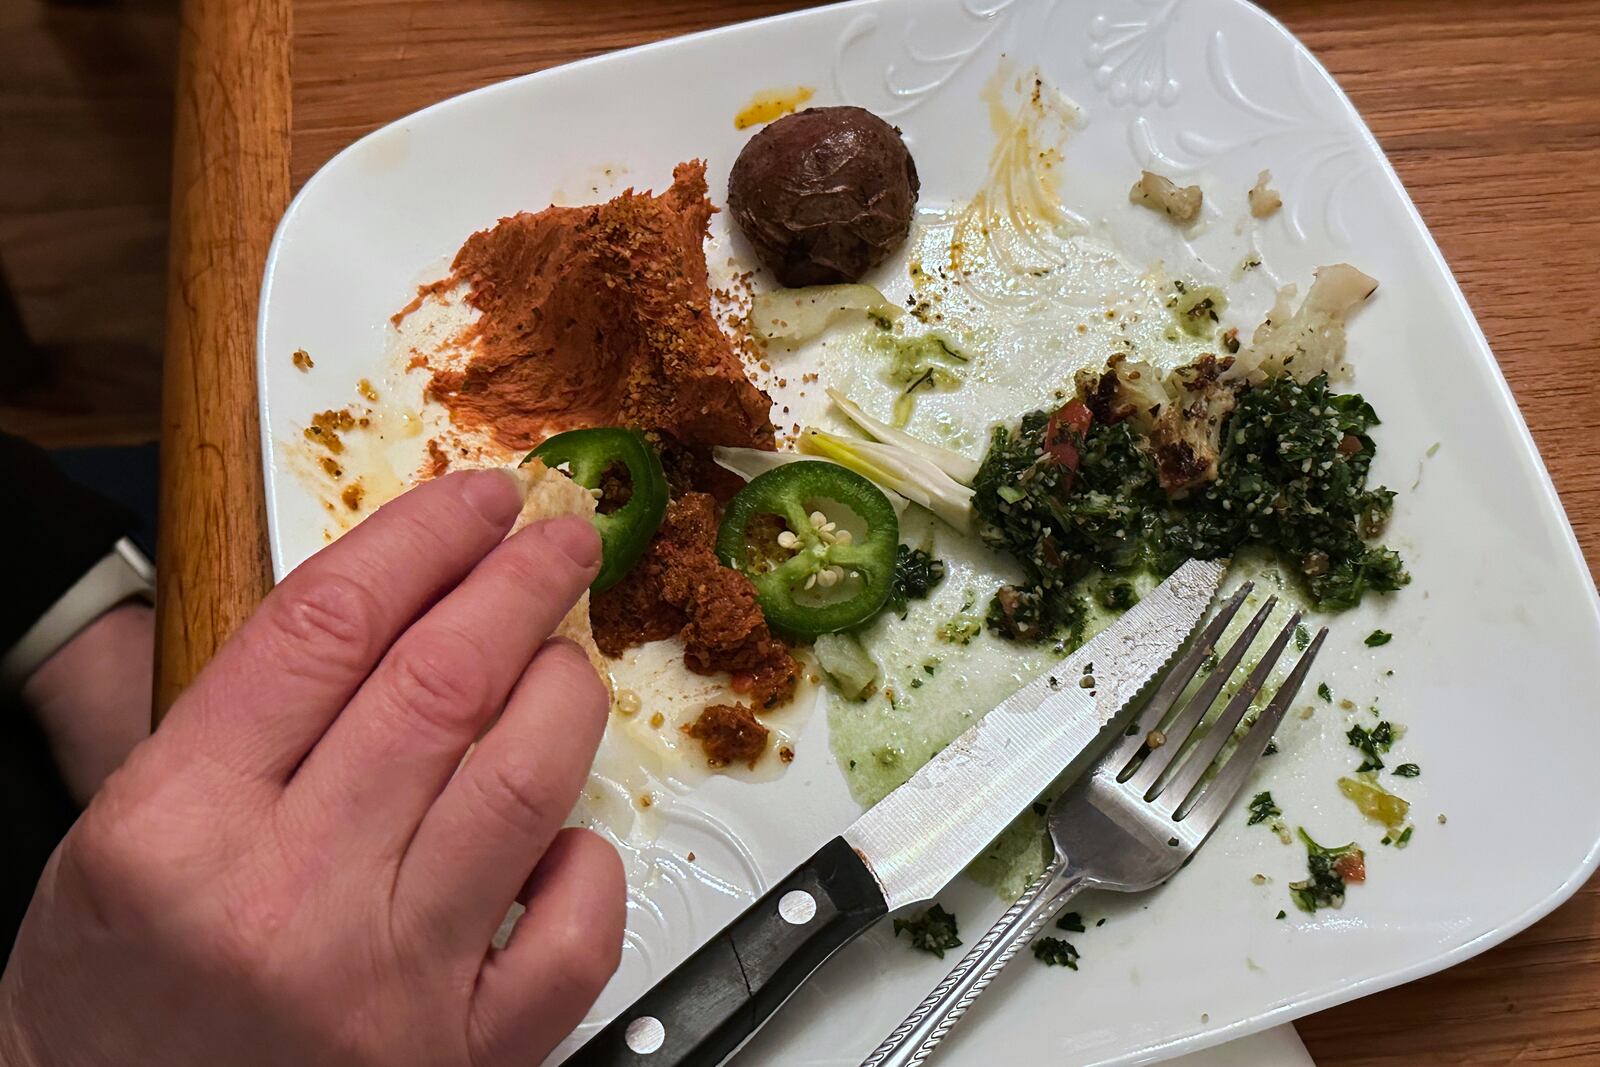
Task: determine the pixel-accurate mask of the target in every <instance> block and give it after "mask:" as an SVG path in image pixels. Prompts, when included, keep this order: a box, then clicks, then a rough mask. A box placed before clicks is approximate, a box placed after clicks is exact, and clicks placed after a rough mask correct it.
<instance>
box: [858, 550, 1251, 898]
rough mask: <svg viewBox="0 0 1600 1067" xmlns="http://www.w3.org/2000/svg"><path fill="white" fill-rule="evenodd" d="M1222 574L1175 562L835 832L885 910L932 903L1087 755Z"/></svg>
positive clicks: (1195, 620)
mask: <svg viewBox="0 0 1600 1067" xmlns="http://www.w3.org/2000/svg"><path fill="white" fill-rule="evenodd" d="M1225 567H1226V564H1224V563H1219V562H1200V561H1191V562H1189V563H1186V564H1184V565H1183V566H1182V567H1181V568H1179V569H1178V570H1177V571H1176V572H1175V573H1173V575H1172V576H1171V577H1169V578H1168V579H1167V580H1166V581H1165V582H1163V583H1161V585H1160V586H1158V587H1157V588H1156V589H1155V590H1154V591H1152V592H1151V593H1150V595H1148V596H1146V597H1145V598H1144V599H1142V600H1140V601H1139V603H1137V604H1135V605H1134V606H1133V607H1132V608H1131V609H1129V610H1128V611H1127V612H1126V613H1125V614H1124V615H1123V616H1122V617H1121V618H1119V619H1118V620H1117V621H1116V622H1115V623H1113V624H1112V625H1111V626H1109V627H1107V628H1106V629H1104V630H1102V631H1101V632H1100V633H1098V634H1096V635H1095V636H1094V638H1092V639H1091V640H1089V641H1087V642H1085V643H1084V645H1083V647H1081V648H1079V649H1078V650H1077V651H1076V652H1074V653H1073V654H1072V655H1070V656H1068V657H1067V658H1066V659H1065V660H1063V661H1062V662H1061V663H1060V665H1059V666H1057V667H1054V668H1052V669H1051V671H1050V672H1049V673H1048V674H1047V675H1046V676H1044V677H1041V678H1037V679H1035V680H1034V681H1033V682H1030V683H1029V684H1028V685H1025V686H1023V687H1022V688H1021V689H1019V690H1018V691H1017V692H1015V693H1013V694H1012V695H1011V696H1009V697H1007V698H1006V699H1005V700H1003V701H1001V702H1000V703H999V704H997V705H996V706H995V707H994V709H993V710H992V711H990V712H989V713H988V714H987V715H985V716H984V717H983V718H982V719H980V720H979V721H978V722H977V723H975V724H974V725H973V726H971V727H970V728H969V729H968V730H967V731H966V732H965V733H963V734H962V735H961V736H960V737H958V738H956V739H955V740H954V741H952V742H951V743H950V744H949V745H948V746H947V747H946V748H945V749H944V750H943V751H941V752H940V753H939V754H938V755H937V756H935V757H934V758H933V759H931V760H929V761H928V762H927V763H926V764H924V765H923V767H922V769H921V770H919V771H918V772H917V773H916V774H914V775H912V776H911V778H910V780H909V781H907V782H906V783H905V784H904V785H902V786H900V787H899V788H898V789H896V790H895V791H894V792H892V793H890V794H889V795H888V796H886V797H884V798H883V799H882V800H881V801H879V802H878V803H877V804H876V805H874V806H873V807H872V808H871V809H870V810H869V811H867V813H866V814H864V815H862V816H861V818H859V819H857V820H856V821H855V823H854V824H852V825H851V827H850V828H849V829H848V830H846V831H845V832H844V834H843V835H842V836H843V837H844V839H845V840H846V841H848V842H849V843H850V845H851V846H852V847H853V848H854V849H855V850H856V852H857V853H858V854H859V855H860V856H861V858H862V860H863V861H865V863H866V864H867V866H868V867H869V868H870V869H871V870H872V873H873V876H874V877H876V878H877V880H878V884H879V886H881V887H882V889H883V897H884V900H885V902H887V903H888V905H889V908H890V910H891V911H892V910H894V909H895V908H899V907H903V906H904V905H906V904H914V903H916V902H918V901H922V900H928V899H931V898H932V897H933V895H934V894H935V893H937V892H938V891H939V890H940V889H942V888H944V886H945V885H947V884H948V883H949V882H950V880H951V879H953V878H954V877H955V876H956V875H957V874H959V873H961V871H962V870H964V869H965V868H966V866H967V864H969V863H971V862H972V861H973V860H974V859H976V858H977V857H978V854H979V853H981V852H982V851H983V850H984V849H985V848H987V847H988V846H989V843H990V842H991V841H993V840H994V839H995V838H996V837H998V836H999V834H1000V831H1002V830H1004V829H1005V828H1006V826H1007V825H1008V824H1009V823H1010V822H1011V820H1012V819H1014V818H1016V816H1017V814H1018V813H1019V812H1021V811H1022V809H1023V808H1025V807H1027V806H1028V805H1029V804H1030V803H1032V802H1033V800H1034V799H1035V798H1036V797H1038V796H1039V794H1040V793H1042V792H1043V791H1044V790H1045V789H1046V788H1048V787H1049V785H1050V783H1051V782H1053V781H1055V780H1056V778H1057V777H1059V776H1060V775H1061V773H1062V771H1064V770H1065V769H1066V768H1067V767H1068V765H1070V764H1071V763H1072V761H1073V760H1074V759H1076V758H1077V757H1079V756H1080V755H1082V754H1083V753H1084V752H1086V751H1088V750H1089V749H1090V748H1092V747H1093V746H1094V743H1095V740H1096V739H1097V738H1098V737H1099V736H1100V733H1101V731H1102V729H1104V727H1105V725H1106V724H1107V723H1109V722H1110V721H1111V720H1112V719H1114V718H1116V716H1117V713H1118V712H1120V711H1121V710H1122V709H1123V708H1124V707H1126V706H1127V705H1128V703H1129V702H1131V701H1132V700H1133V699H1134V697H1136V696H1138V695H1139V693H1140V691H1141V690H1143V689H1144V687H1145V686H1146V685H1148V684H1149V682H1150V681H1151V679H1153V678H1154V677H1155V676H1156V675H1157V674H1158V673H1160V671H1161V669H1162V668H1163V667H1165V666H1166V665H1167V663H1168V662H1170V661H1171V659H1172V657H1173V656H1174V655H1175V654H1176V653H1177V651H1178V648H1179V646H1181V645H1182V644H1183V642H1184V641H1185V639H1187V638H1188V636H1189V635H1190V634H1191V633H1193V632H1194V629H1195V627H1196V626H1197V625H1199V622H1200V619H1201V618H1202V617H1203V616H1204V615H1205V613H1206V608H1207V607H1208V606H1209V605H1210V603H1211V601H1212V598H1213V597H1214V596H1215V595H1216V591H1217V586H1218V584H1219V583H1220V582H1221V581H1222V574H1223V571H1224V569H1225ZM1052 679H1053V680H1054V684H1052ZM1089 680H1092V684H1091V685H1089V686H1088V687H1087V688H1085V687H1084V685H1083V684H1082V683H1084V682H1086V681H1089Z"/></svg>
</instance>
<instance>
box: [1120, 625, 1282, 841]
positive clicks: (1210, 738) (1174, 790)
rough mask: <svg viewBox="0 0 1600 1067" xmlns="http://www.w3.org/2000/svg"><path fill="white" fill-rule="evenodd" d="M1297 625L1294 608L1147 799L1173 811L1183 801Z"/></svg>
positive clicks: (1263, 682)
mask: <svg viewBox="0 0 1600 1067" xmlns="http://www.w3.org/2000/svg"><path fill="white" fill-rule="evenodd" d="M1298 625H1300V613H1299V612H1298V611H1297V612H1295V613H1294V614H1293V615H1291V616H1289V621H1288V623H1287V624H1286V625H1285V626H1284V628H1283V629H1282V630H1280V631H1279V632H1278V636H1277V637H1275V638H1273V640H1272V645H1271V646H1270V647H1269V648H1268V649H1267V652H1266V655H1264V656H1262V657H1261V662H1259V663H1257V664H1256V668H1255V670H1253V671H1251V672H1250V676H1249V677H1248V678H1246V679H1245V680H1244V684H1243V685H1241V686H1240V687H1239V691H1238V692H1237V693H1235V694H1234V695H1233V699H1232V700H1230V701H1228V704H1227V707H1225V708H1223V710H1222V714H1221V715H1219V716H1217V720H1216V721H1215V722H1214V723H1212V724H1211V729H1210V730H1208V731H1207V732H1206V735H1205V736H1204V737H1202V738H1201V739H1200V740H1199V741H1198V742H1196V744H1195V746H1194V750H1193V751H1191V752H1188V753H1185V754H1184V757H1183V763H1182V764H1181V765H1180V766H1179V767H1178V769H1177V772H1176V773H1175V774H1173V776H1172V777H1171V778H1170V779H1168V780H1167V781H1166V782H1165V783H1162V782H1157V783H1156V784H1155V785H1154V786H1152V787H1151V789H1150V791H1149V792H1148V793H1146V794H1145V799H1146V800H1151V801H1154V800H1157V799H1158V798H1165V799H1163V800H1161V802H1160V807H1161V808H1162V809H1163V810H1165V811H1167V812H1172V811H1175V810H1176V809H1177V808H1178V807H1179V806H1180V805H1181V804H1182V803H1183V801H1184V800H1185V799H1186V798H1187V797H1188V796H1189V794H1190V793H1191V792H1193V791H1194V787H1195V786H1196V785H1197V784H1198V783H1199V781H1200V779H1201V777H1202V776H1204V774H1205V773H1206V771H1207V770H1208V769H1209V768H1210V767H1211V761H1212V760H1214V759H1216V758H1217V753H1219V752H1221V751H1222V746H1223V745H1225V744H1227V743H1228V738H1230V737H1232V736H1233V731H1234V730H1236V729H1237V728H1238V726H1239V722H1240V721H1241V720H1242V719H1243V718H1244V715H1245V712H1247V711H1249V710H1250V705H1251V704H1252V703H1253V702H1254V701H1255V698H1256V694H1257V693H1260V692H1261V687H1262V686H1264V685H1266V684H1267V677H1268V676H1269V675H1271V674H1272V668H1273V667H1274V666H1275V665H1276V664H1277V662H1278V657H1279V656H1281V655H1283V650H1284V647H1285V646H1286V645H1288V643H1289V638H1290V637H1292V636H1293V635H1294V628H1295V627H1296V626H1298ZM1245 640H1246V637H1244V636H1241V637H1240V638H1239V641H1238V642H1236V643H1235V644H1234V648H1235V649H1237V648H1238V647H1239V645H1240V644H1242V643H1243V642H1244V641H1245ZM1187 742H1188V737H1187V736H1179V737H1174V738H1173V739H1172V740H1171V741H1169V742H1168V743H1169V744H1177V745H1180V746H1181V745H1184V744H1186V743H1187Z"/></svg>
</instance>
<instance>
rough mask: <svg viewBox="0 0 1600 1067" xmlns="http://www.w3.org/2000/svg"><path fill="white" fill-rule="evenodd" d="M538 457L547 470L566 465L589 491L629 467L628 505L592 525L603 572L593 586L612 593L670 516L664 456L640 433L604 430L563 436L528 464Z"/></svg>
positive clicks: (599, 516) (533, 454)
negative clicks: (618, 467) (616, 467)
mask: <svg viewBox="0 0 1600 1067" xmlns="http://www.w3.org/2000/svg"><path fill="white" fill-rule="evenodd" d="M530 459H538V460H539V461H540V462H542V463H544V465H545V466H547V467H560V466H563V465H564V466H565V467H566V468H567V473H568V474H569V475H570V476H571V478H572V480H573V481H575V482H577V483H578V484H579V485H581V486H583V487H584V488H585V489H598V488H600V484H601V481H602V479H603V478H604V477H605V474H606V471H608V470H609V469H610V468H611V467H612V465H613V464H617V463H620V464H622V465H623V466H624V467H626V468H627V469H628V479H629V481H630V482H631V483H632V492H631V495H630V496H629V497H628V502H627V503H626V504H624V505H623V506H622V507H620V508H618V509H617V510H616V511H613V512H611V513H609V514H605V515H602V514H600V513H599V512H596V513H595V515H594V517H593V519H592V521H593V523H594V528H595V529H596V530H597V531H598V532H599V534H600V545H601V553H602V555H601V562H600V573H599V574H598V575H596V576H595V579H594V582H593V583H591V584H590V586H589V588H590V589H591V590H593V591H594V592H596V593H598V592H600V591H601V590H602V589H609V588H610V587H611V586H613V585H616V584H617V582H619V581H621V580H622V576H623V575H625V574H627V573H628V571H630V570H631V569H633V565H634V564H635V563H637V562H639V557H640V556H642V555H644V550H645V549H646V548H647V547H649V545H650V538H651V537H653V536H655V532H656V528H657V527H658V526H660V525H661V519H662V517H663V516H665V515H666V513H667V477H666V475H665V474H664V473H663V472H662V470H661V457H660V456H658V455H656V450H655V449H654V448H653V447H651V445H650V442H649V441H647V440H645V436H644V434H642V433H640V432H639V431H637V430H624V429H620V428H617V427H602V428H599V429H593V430H569V431H567V432H566V433H558V434H556V435H555V436H554V437H552V438H550V439H549V440H547V441H545V442H544V444H542V445H540V446H539V447H538V448H536V449H534V450H533V451H532V452H529V453H528V455H527V456H526V457H524V459H523V461H522V462H524V463H526V462H528V460H530Z"/></svg>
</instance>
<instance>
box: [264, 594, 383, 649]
mask: <svg viewBox="0 0 1600 1067" xmlns="http://www.w3.org/2000/svg"><path fill="white" fill-rule="evenodd" d="M382 618H383V613H382V611H381V610H380V608H379V605H378V601H377V598H376V597H375V596H374V594H373V593H372V591H371V589H369V588H368V587H367V586H365V585H363V584H362V583H361V582H358V581H356V580H355V579H354V578H350V577H347V576H345V575H341V574H329V575H319V576H318V577H317V578H315V579H314V580H312V581H308V582H306V583H305V584H304V585H303V586H301V587H298V588H294V589H292V590H285V591H284V595H283V596H282V597H276V598H274V599H273V601H272V615H271V621H272V624H273V628H274V630H275V631H276V633H277V634H278V635H279V639H280V640H281V641H282V642H283V643H285V644H287V645H289V646H290V651H291V653H293V654H295V655H296V656H297V657H303V658H304V661H305V662H312V663H315V662H322V663H329V664H332V665H335V666H349V665H357V666H363V667H364V666H368V665H369V663H370V657H372V656H373V654H374V652H375V649H374V647H373V646H374V642H375V641H376V640H377V635H378V634H379V633H380V632H381V630H382V628H383V627H382ZM292 662H300V659H299V658H297V659H296V660H294V661H292Z"/></svg>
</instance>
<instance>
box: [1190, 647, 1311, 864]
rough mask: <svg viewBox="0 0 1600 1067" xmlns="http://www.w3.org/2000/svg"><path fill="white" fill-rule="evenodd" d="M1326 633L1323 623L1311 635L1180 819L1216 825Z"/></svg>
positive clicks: (1205, 826)
mask: <svg viewBox="0 0 1600 1067" xmlns="http://www.w3.org/2000/svg"><path fill="white" fill-rule="evenodd" d="M1327 636H1328V628H1327V627H1326V626H1324V627H1323V628H1322V629H1321V630H1319V631H1317V636H1316V637H1314V638H1312V640H1311V644H1310V645H1308V646H1307V647H1306V650H1305V652H1304V653H1302V654H1301V656H1300V662H1298V663H1296V664H1295V665H1294V669H1293V670H1292V671H1290V672H1289V677H1287V678H1285V679H1284V680H1283V685H1281V686H1279V687H1278V691H1277V692H1276V693H1274V694H1273V697H1272V702H1271V703H1270V704H1268V705H1267V706H1266V708H1265V709H1264V710H1263V711H1262V712H1261V714H1260V716H1258V717H1257V718H1256V721H1255V724H1254V725H1252V726H1251V727H1250V730H1249V732H1247V733H1246V734H1245V735H1244V740H1243V741H1241V742H1239V747H1238V748H1236V749H1234V751H1233V754H1232V755H1230V756H1229V757H1228V759H1227V761H1226V762H1224V763H1223V765H1222V768H1221V770H1219V771H1218V772H1217V776H1216V777H1215V778H1213V779H1211V782H1210V784H1208V785H1207V786H1206V788H1205V792H1204V793H1202V794H1201V795H1200V796H1199V797H1197V798H1196V799H1195V802H1194V803H1193V804H1191V805H1190V806H1189V808H1188V809H1187V810H1184V809H1182V808H1180V809H1179V810H1178V813H1177V818H1178V819H1179V820H1189V821H1191V822H1192V823H1193V825H1195V826H1197V827H1199V828H1201V830H1202V832H1204V833H1208V834H1209V833H1210V832H1211V831H1212V830H1213V829H1214V828H1215V827H1216V824H1217V823H1218V822H1219V821H1220V820H1221V819H1222V815H1223V812H1225V811H1227V810H1228V805H1230V804H1232V803H1233V799H1234V797H1236V796H1238V795H1239V791H1240V790H1241V789H1243V788H1244V783H1245V780H1246V779H1247V778H1249V777H1250V771H1251V770H1252V769H1253V768H1254V767H1255V765H1256V762H1257V761H1258V760H1259V759H1260V758H1261V754H1262V753H1263V752H1265V751H1266V750H1267V742H1268V741H1271V740H1272V735H1273V734H1275V733H1277V732H1278V727H1279V726H1280V725H1282V724H1283V717H1284V715H1285V714H1287V713H1288V711H1289V705H1290V704H1293V703H1294V700H1295V697H1296V696H1297V695H1298V694H1299V692H1300V686H1301V684H1302V683H1304V682H1305V680H1306V672H1307V671H1309V670H1310V669H1311V664H1312V661H1314V660H1315V659H1316V658H1317V653H1318V652H1320V651H1322V640H1323V638H1325V637H1327Z"/></svg>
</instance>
